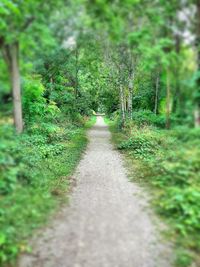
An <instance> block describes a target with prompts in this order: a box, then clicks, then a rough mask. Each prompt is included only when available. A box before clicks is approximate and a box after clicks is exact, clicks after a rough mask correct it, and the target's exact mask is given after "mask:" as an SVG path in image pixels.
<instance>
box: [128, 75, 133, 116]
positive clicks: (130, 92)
mask: <svg viewBox="0 0 200 267" xmlns="http://www.w3.org/2000/svg"><path fill="white" fill-rule="evenodd" d="M133 80H134V74H133V71H131V73H130V75H129V85H128V114H129V118H130V119H131V120H132V116H133Z"/></svg>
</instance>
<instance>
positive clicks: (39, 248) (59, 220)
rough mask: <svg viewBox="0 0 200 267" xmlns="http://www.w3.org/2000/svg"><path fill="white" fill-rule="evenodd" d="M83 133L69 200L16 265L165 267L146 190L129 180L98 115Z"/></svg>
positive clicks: (165, 253) (166, 255)
mask: <svg viewBox="0 0 200 267" xmlns="http://www.w3.org/2000/svg"><path fill="white" fill-rule="evenodd" d="M88 136H89V140H90V143H89V145H88V147H87V150H86V153H85V155H84V157H83V159H82V160H81V162H80V164H79V166H78V168H77V171H76V173H75V175H74V178H75V179H76V186H75V188H74V190H73V192H72V195H71V198H70V204H69V205H66V207H64V208H62V209H61V210H60V212H59V213H58V215H57V216H56V218H54V219H53V221H52V222H50V223H49V226H48V227H47V228H45V229H44V230H43V231H42V232H40V233H39V234H38V235H37V236H35V237H34V238H33V240H31V245H32V247H33V251H32V253H31V254H25V255H22V256H21V257H20V259H19V267H170V266H171V263H170V256H171V249H170V247H169V246H168V245H167V244H165V242H164V241H163V240H162V238H161V237H160V234H159V225H160V223H159V222H158V219H156V217H155V216H154V215H153V214H152V211H151V209H150V207H149V205H148V197H147V193H144V192H143V191H142V189H141V188H140V187H139V186H138V185H136V184H134V183H131V182H129V180H128V178H127V175H126V170H125V168H124V166H123V160H122V158H121V155H120V154H119V152H118V151H116V150H115V149H114V148H113V146H112V144H111V142H110V137H111V136H110V132H109V130H108V127H107V126H106V125H105V123H104V120H103V118H102V117H97V123H96V124H95V126H94V127H93V128H92V129H91V130H90V131H89V132H88Z"/></svg>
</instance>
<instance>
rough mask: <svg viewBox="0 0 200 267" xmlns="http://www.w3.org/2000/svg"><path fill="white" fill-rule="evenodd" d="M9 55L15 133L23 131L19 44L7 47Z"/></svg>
mask: <svg viewBox="0 0 200 267" xmlns="http://www.w3.org/2000/svg"><path fill="white" fill-rule="evenodd" d="M9 55H10V68H9V69H10V77H11V83H12V95H13V111H14V124H15V128H16V131H17V133H21V132H22V131H23V120H22V103H21V88H20V73H19V44H18V43H14V44H12V45H9Z"/></svg>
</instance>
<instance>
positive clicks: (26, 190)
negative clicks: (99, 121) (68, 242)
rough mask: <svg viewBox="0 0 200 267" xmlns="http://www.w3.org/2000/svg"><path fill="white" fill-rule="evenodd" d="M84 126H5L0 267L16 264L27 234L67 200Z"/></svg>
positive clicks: (0, 148)
mask: <svg viewBox="0 0 200 267" xmlns="http://www.w3.org/2000/svg"><path fill="white" fill-rule="evenodd" d="M94 122H95V118H94V117H92V119H91V120H89V121H85V123H84V126H81V125H74V124H72V123H70V122H68V123H67V122H62V123H60V124H56V125H55V124H52V123H49V122H46V123H45V122H42V123H40V124H39V123H38V124H33V125H32V126H30V127H29V128H28V130H27V132H25V133H24V134H22V135H21V136H17V137H16V135H15V133H14V131H13V128H12V127H11V126H10V125H5V124H4V125H3V126H2V127H1V129H0V135H1V136H2V137H3V140H2V142H1V145H0V176H1V177H0V266H4V265H6V264H7V263H8V262H9V264H11V265H12V266H15V262H16V257H17V256H18V254H19V253H20V252H23V251H29V249H30V248H29V247H28V245H27V238H28V237H29V236H30V235H31V234H32V233H33V232H34V231H33V230H35V229H37V228H38V227H40V226H41V225H43V224H44V222H45V221H47V219H48V217H49V215H50V214H51V213H52V212H53V211H54V210H55V208H56V207H58V206H59V205H60V204H61V203H62V202H63V201H67V193H68V191H69V187H70V175H71V174H72V172H73V170H74V168H75V167H76V165H77V162H78V161H79V159H80V156H81V153H82V151H83V150H84V148H85V146H86V144H87V138H86V135H85V129H86V128H88V127H90V126H91V125H92V124H93V123H94Z"/></svg>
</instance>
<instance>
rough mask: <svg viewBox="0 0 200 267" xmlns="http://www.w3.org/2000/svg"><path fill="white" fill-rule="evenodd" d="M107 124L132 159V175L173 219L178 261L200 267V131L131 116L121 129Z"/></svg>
mask: <svg viewBox="0 0 200 267" xmlns="http://www.w3.org/2000/svg"><path fill="white" fill-rule="evenodd" d="M107 122H109V124H110V127H111V130H112V132H113V140H114V142H115V143H116V145H117V148H118V149H119V150H121V151H123V152H124V153H125V155H126V156H127V158H128V161H129V163H130V162H131V166H130V170H132V171H131V173H132V174H131V175H132V179H133V180H134V181H137V182H140V183H142V184H143V185H147V186H149V187H150V188H151V189H152V190H151V192H153V193H152V202H153V205H154V207H155V209H156V211H157V212H158V213H159V215H161V216H162V217H163V218H165V220H166V222H167V223H169V226H170V227H169V229H170V230H169V232H168V234H170V236H171V238H172V240H173V241H174V243H175V247H176V260H175V265H176V266H180V267H186V266H190V265H191V263H192V262H193V260H194V261H195V262H196V264H197V265H195V266H199V265H198V264H199V258H198V255H199V253H200V239H199V238H198V237H199V235H200V144H199V137H200V129H190V128H187V127H181V126H179V127H177V128H175V127H174V128H172V130H163V129H159V128H157V127H155V126H154V125H153V124H151V125H146V124H144V125H141V124H138V123H137V120H136V121H134V120H133V122H130V121H129V122H128V121H127V123H126V125H125V127H124V129H123V131H120V130H119V127H118V124H119V123H118V121H117V120H115V121H109V120H107ZM197 262H198V263H197Z"/></svg>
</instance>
